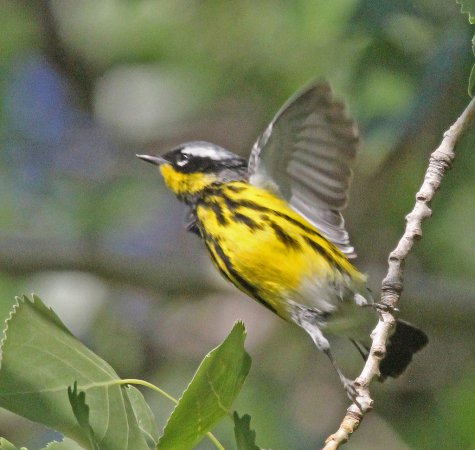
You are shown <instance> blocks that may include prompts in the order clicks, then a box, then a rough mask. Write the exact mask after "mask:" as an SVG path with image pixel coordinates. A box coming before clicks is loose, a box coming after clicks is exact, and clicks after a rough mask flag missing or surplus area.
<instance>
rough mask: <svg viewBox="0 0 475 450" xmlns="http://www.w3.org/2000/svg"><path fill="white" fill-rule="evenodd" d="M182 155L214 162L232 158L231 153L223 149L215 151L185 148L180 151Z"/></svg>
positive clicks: (206, 148) (203, 148)
mask: <svg viewBox="0 0 475 450" xmlns="http://www.w3.org/2000/svg"><path fill="white" fill-rule="evenodd" d="M182 153H185V154H187V155H190V156H197V157H199V158H210V159H214V160H220V159H228V158H229V157H230V156H232V154H231V153H229V152H227V151H226V150H224V149H219V150H217V149H216V148H214V147H211V146H210V147H205V146H203V147H185V148H184V149H183V150H182Z"/></svg>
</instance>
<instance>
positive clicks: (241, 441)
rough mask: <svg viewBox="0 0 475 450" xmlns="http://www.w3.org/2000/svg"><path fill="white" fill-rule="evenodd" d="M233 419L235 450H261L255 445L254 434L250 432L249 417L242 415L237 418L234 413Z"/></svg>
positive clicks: (236, 414) (252, 431)
mask: <svg viewBox="0 0 475 450" xmlns="http://www.w3.org/2000/svg"><path fill="white" fill-rule="evenodd" d="M233 419H234V436H235V438H236V444H237V450H261V449H260V448H259V447H258V446H257V445H256V432H255V431H254V430H251V416H250V415H249V414H244V416H242V417H239V415H238V413H237V412H236V411H234V414H233Z"/></svg>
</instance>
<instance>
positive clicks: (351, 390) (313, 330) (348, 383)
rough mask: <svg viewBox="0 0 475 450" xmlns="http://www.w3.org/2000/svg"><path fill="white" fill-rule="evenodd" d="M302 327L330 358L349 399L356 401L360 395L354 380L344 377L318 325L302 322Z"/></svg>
mask: <svg viewBox="0 0 475 450" xmlns="http://www.w3.org/2000/svg"><path fill="white" fill-rule="evenodd" d="M300 326H301V327H302V328H303V329H304V330H305V331H306V332H307V333H308V334H309V335H310V336H311V337H312V340H313V342H315V345H316V346H317V348H318V349H319V350H320V351H322V352H323V353H325V355H327V356H328V359H329V360H330V362H331V363H332V366H333V368H334V369H335V370H336V373H337V374H338V377H339V378H340V380H341V383H342V384H343V387H344V388H345V391H346V393H347V395H348V397H349V398H350V400H352V401H355V399H356V397H357V394H358V393H357V391H356V389H355V386H354V383H353V381H352V380H350V379H349V378H347V377H345V375H343V372H342V371H341V370H340V368H339V367H338V365H337V363H336V360H335V358H334V357H333V354H332V352H331V350H330V343H329V342H328V339H327V338H326V337H325V336H324V335H323V333H322V332H321V331H320V328H318V326H317V325H315V324H313V323H309V322H306V321H302V322H301V323H300Z"/></svg>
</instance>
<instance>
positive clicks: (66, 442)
mask: <svg viewBox="0 0 475 450" xmlns="http://www.w3.org/2000/svg"><path fill="white" fill-rule="evenodd" d="M43 450H83V448H82V447H80V446H79V445H78V444H76V442H74V441H73V440H71V439H68V438H64V439H63V440H62V441H61V442H56V441H55V442H50V443H49V444H48V445H47V446H46V447H45V448H44V449H43Z"/></svg>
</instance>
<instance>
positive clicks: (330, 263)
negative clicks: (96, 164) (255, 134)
mask: <svg viewBox="0 0 475 450" xmlns="http://www.w3.org/2000/svg"><path fill="white" fill-rule="evenodd" d="M359 142H360V138H359V132H358V129H357V126H356V123H355V122H354V120H353V119H352V118H350V117H349V115H348V113H347V110H346V105H345V104H344V103H343V102H341V101H339V100H336V99H334V96H333V92H332V89H331V87H330V85H329V83H328V82H326V81H316V82H312V83H310V84H308V85H307V86H305V87H304V88H302V89H301V90H299V91H297V93H296V94H294V95H293V96H292V97H291V98H290V99H289V100H288V101H287V102H286V103H285V104H284V105H283V106H282V108H281V109H280V110H279V111H278V112H277V114H276V115H275V117H274V118H273V120H272V121H271V122H270V124H269V125H268V126H267V128H266V129H265V131H264V132H263V133H262V134H261V135H260V137H259V138H258V139H257V141H256V142H255V144H254V146H253V147H252V150H251V153H250V157H249V160H247V159H245V158H242V157H241V156H239V155H237V154H235V153H233V152H230V151H228V150H226V149H224V148H222V147H220V146H218V145H216V144H213V143H210V142H205V141H192V142H187V143H184V144H181V145H179V146H177V147H176V148H173V149H172V150H170V151H168V152H166V153H165V154H163V155H161V156H151V155H136V156H137V157H138V158H140V159H142V160H144V161H146V162H149V163H152V164H154V165H156V166H158V168H159V171H160V173H161V175H162V176H163V179H164V181H165V184H166V186H167V187H168V189H169V190H171V191H172V192H173V193H174V194H175V195H176V196H177V198H178V199H179V200H180V201H182V202H184V203H185V204H186V205H187V207H188V208H187V209H188V212H187V218H186V224H185V226H186V229H187V230H188V231H190V232H192V233H194V234H196V235H198V236H199V237H200V238H201V239H202V240H203V241H204V243H205V246H206V248H207V250H208V253H209V256H210V257H211V260H212V262H213V264H214V266H215V267H216V269H217V270H218V271H219V272H220V273H221V274H222V275H223V276H224V278H225V279H227V280H228V281H229V282H231V283H232V284H234V285H235V286H236V287H237V288H238V289H240V290H241V291H243V292H244V293H245V294H247V295H248V296H249V297H251V298H253V299H254V300H257V302H259V303H261V304H262V305H263V306H265V307H266V308H267V309H268V310H270V311H272V312H273V313H275V314H277V315H278V316H279V317H281V318H282V319H284V320H286V321H287V322H290V323H294V324H296V325H298V326H299V327H301V328H302V329H303V330H305V331H306V332H307V333H308V335H310V337H311V339H312V340H313V342H314V343H315V345H316V347H317V348H318V349H319V350H321V351H322V352H323V353H324V354H326V355H327V357H328V358H329V360H330V362H331V364H332V365H333V367H334V369H335V370H336V373H337V374H338V377H339V378H340V380H341V382H342V384H343V386H344V388H345V390H346V392H347V394H348V395H349V396H350V398H354V397H355V395H356V394H355V392H356V391H355V387H354V383H353V381H351V379H349V378H347V377H346V376H345V375H344V374H343V372H342V370H341V369H340V367H339V365H338V364H337V362H336V360H335V357H334V355H333V353H332V350H331V346H330V341H329V339H328V335H338V336H344V337H347V338H349V339H350V340H351V342H353V344H354V345H355V346H356V348H357V350H358V351H359V352H360V353H361V355H362V356H363V358H367V356H368V353H369V348H370V347H369V342H370V341H369V334H370V331H371V329H372V328H373V326H374V324H375V322H376V320H375V319H376V318H377V309H378V307H379V304H378V303H375V302H374V300H373V299H372V296H371V293H370V291H369V289H368V287H367V277H366V275H364V274H363V273H362V272H360V271H359V270H358V269H357V268H356V267H355V266H354V265H353V264H352V260H353V259H354V258H355V257H356V252H355V249H354V247H353V246H352V245H351V243H350V239H349V234H348V232H347V230H346V228H345V221H344V218H343V215H342V210H343V209H344V208H345V207H346V205H347V201H348V190H349V186H350V182H351V178H352V165H353V161H354V159H355V156H356V153H357V150H358V147H359ZM427 342H428V338H427V335H426V334H425V333H424V332H423V331H422V330H420V329H419V328H416V327H415V326H413V325H411V324H409V323H407V322H405V321H402V320H399V319H398V320H397V321H396V326H395V328H394V331H393V333H392V335H391V336H390V338H389V341H388V344H387V349H386V354H385V357H384V359H383V360H382V361H381V364H380V377H379V378H380V380H381V381H383V380H385V379H386V378H387V377H394V378H395V377H397V376H399V375H401V374H402V373H403V372H404V370H405V369H406V367H407V366H408V365H409V363H410V362H411V360H412V357H413V355H414V353H416V352H418V351H419V350H421V349H422V348H423V347H424V346H425V345H426V344H427Z"/></svg>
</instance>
